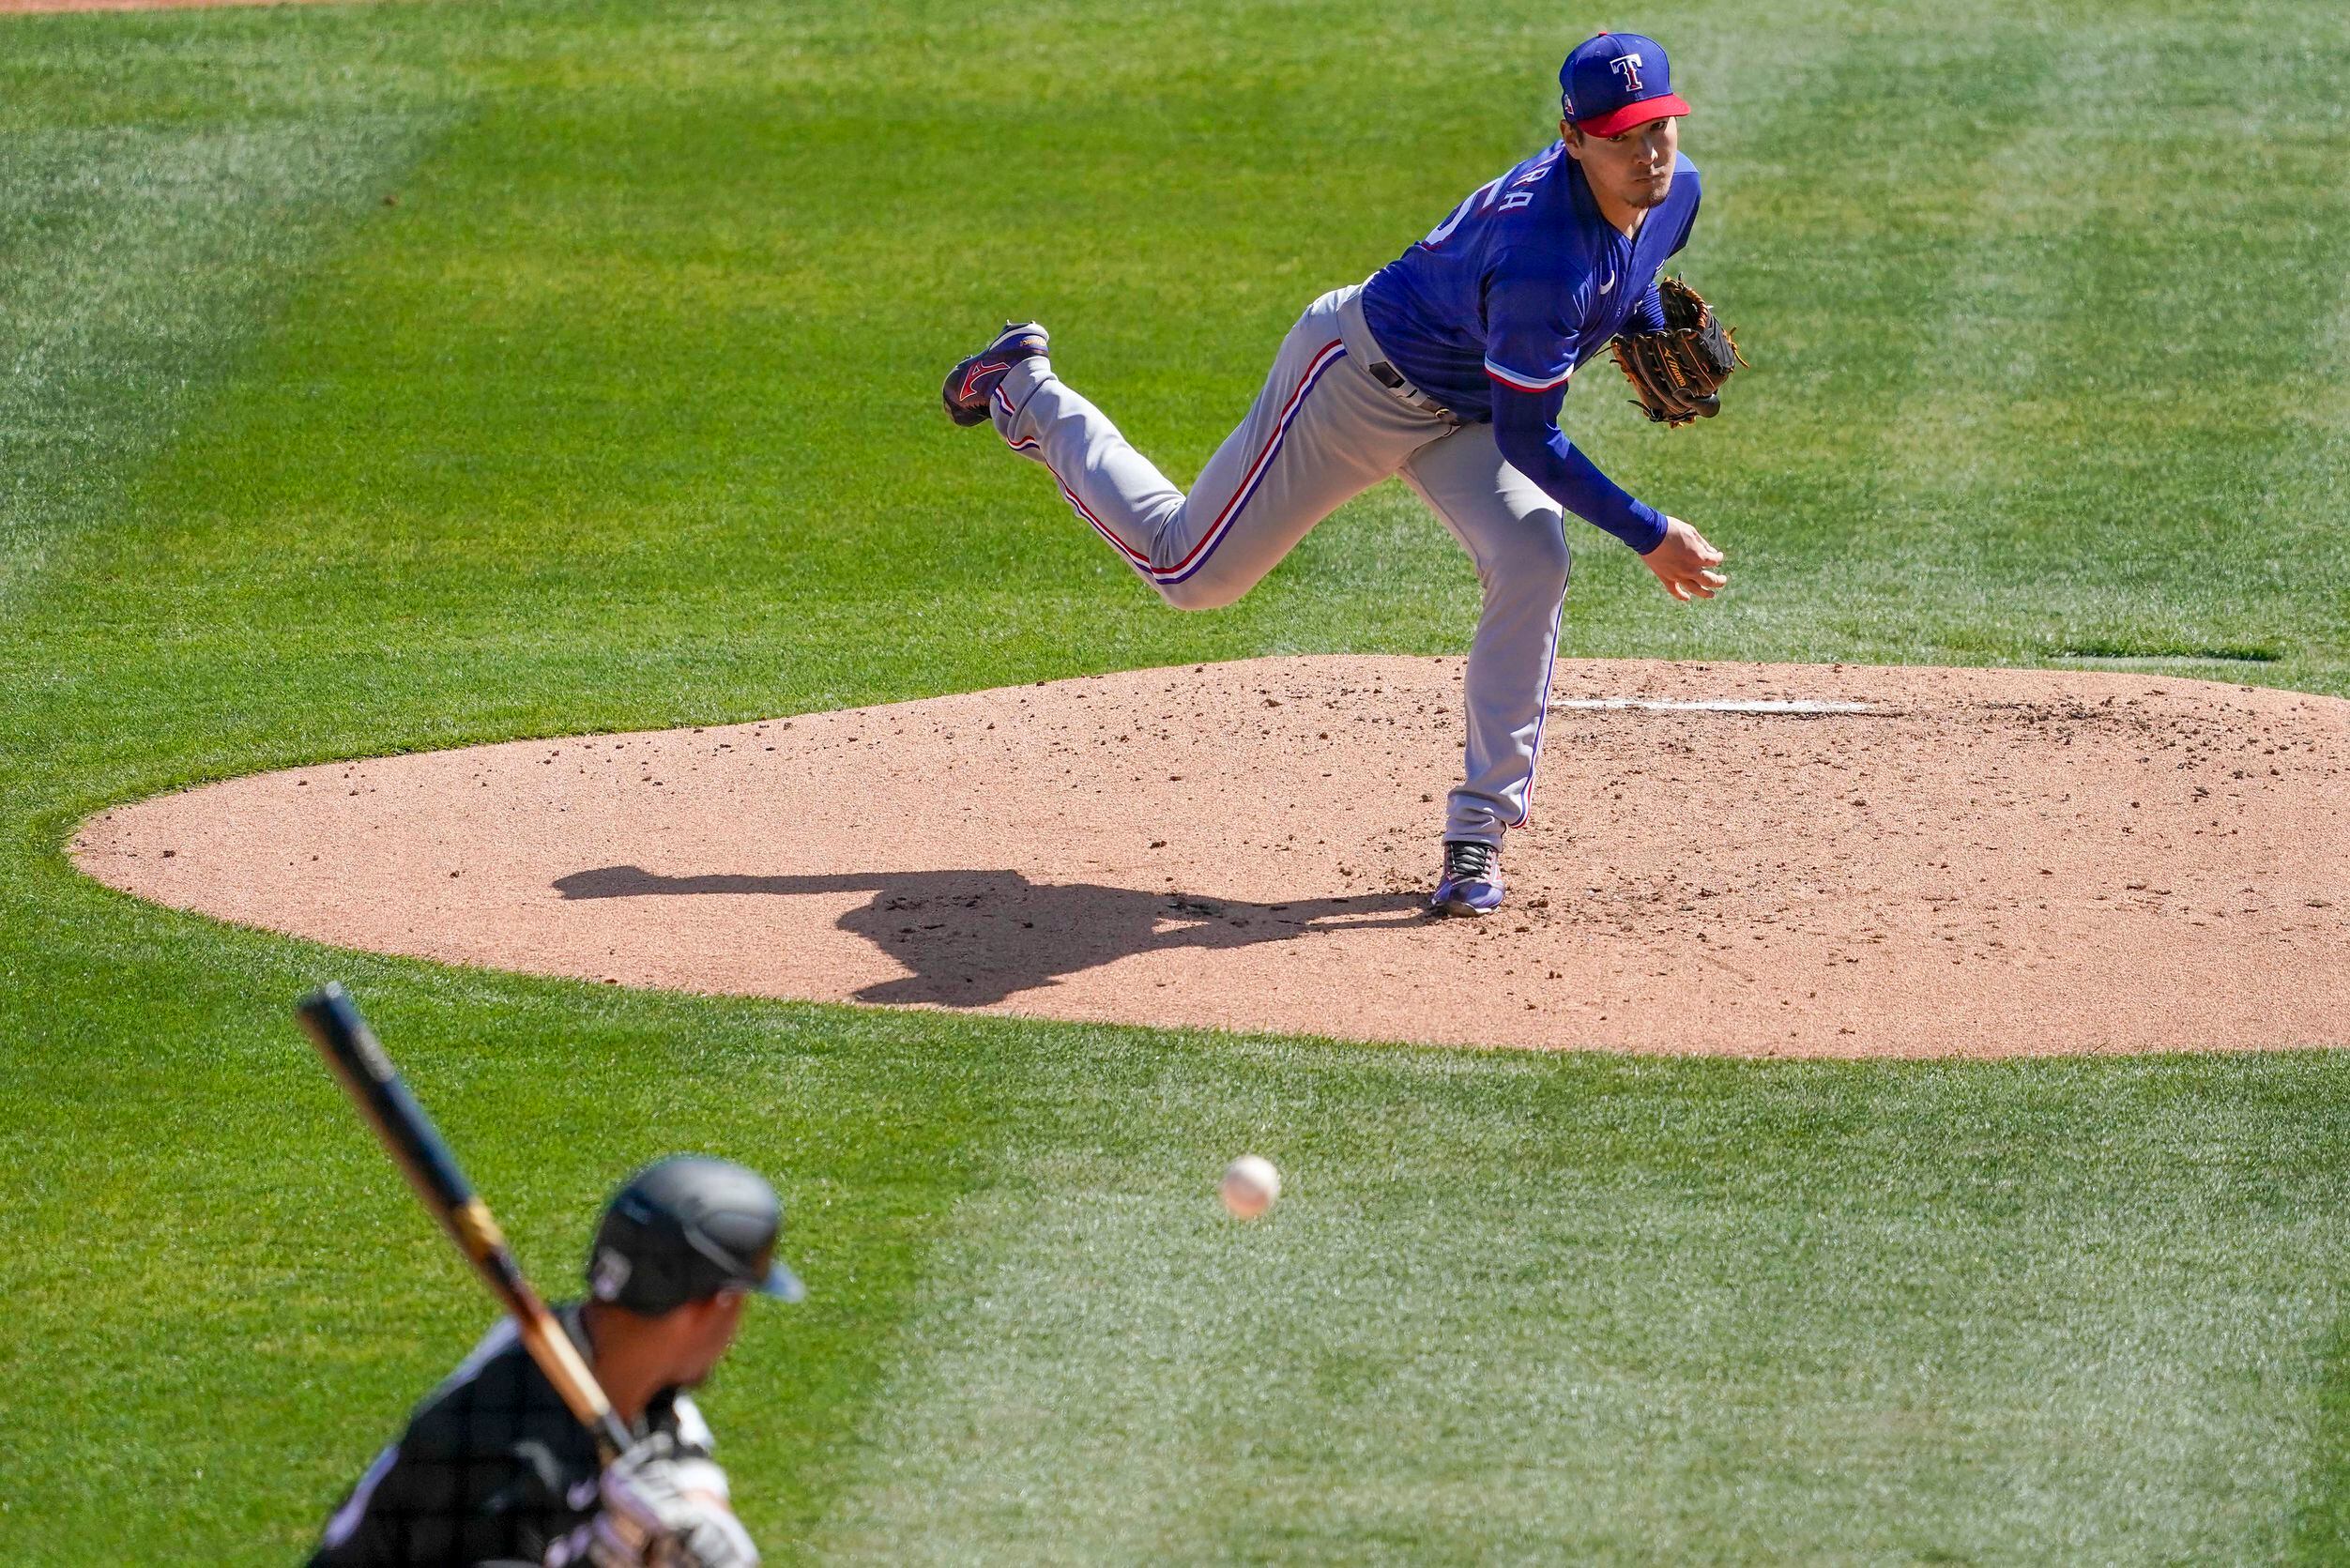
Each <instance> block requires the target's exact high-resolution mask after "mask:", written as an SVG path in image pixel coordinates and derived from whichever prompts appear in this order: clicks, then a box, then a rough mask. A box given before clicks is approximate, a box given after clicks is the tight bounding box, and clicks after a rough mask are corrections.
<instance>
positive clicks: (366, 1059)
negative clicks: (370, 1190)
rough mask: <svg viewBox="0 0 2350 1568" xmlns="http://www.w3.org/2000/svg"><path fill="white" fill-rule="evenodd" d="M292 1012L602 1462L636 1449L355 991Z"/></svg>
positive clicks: (330, 994)
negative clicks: (486, 1288) (511, 1325)
mask: <svg viewBox="0 0 2350 1568" xmlns="http://www.w3.org/2000/svg"><path fill="white" fill-rule="evenodd" d="M294 1012H295V1016H297V1017H298V1018H299V1019H300V1020H301V1023H302V1028H304V1029H306V1030H308V1031H309V1033H310V1037H311V1040H312V1041H313V1043H315V1044H316V1045H317V1047H318V1054H319V1055H320V1056H321V1057H323V1058H326V1062H327V1065H328V1067H329V1068H332V1069H333V1070H334V1075H335V1077H336V1078H338V1079H339V1080H341V1081H342V1084H343V1089H344V1091H345V1092H346V1093H348V1094H349V1095H350V1096H351V1099H352V1100H353V1102H354V1103H356V1104H358V1106H359V1112H360V1114H361V1115H363V1116H365V1117H366V1118H367V1120H368V1124H369V1125H370V1126H372V1127H374V1129H375V1136H376V1137H377V1138H379V1139H380V1140H382V1142H383V1146H384V1148H385V1149H386V1150H388V1151H389V1153H390V1155H391V1158H392V1163H393V1164H395V1165H398V1166H399V1167H400V1169H401V1172H402V1174H404V1175H405V1176H406V1177H407V1179H408V1185H409V1186H411V1187H414V1188H415V1189H416V1195H417V1196H418V1197H420V1198H422V1199H423V1200H424V1207H425V1208H426V1209H428V1210H431V1211H432V1214H433V1217H434V1218H435V1219H436V1220H438V1221H440V1223H441V1228H442V1229H444V1230H446V1231H448V1232H449V1236H450V1240H451V1241H455V1242H456V1243H457V1250H458V1251H460V1252H462V1253H464V1254H465V1258H466V1260H467V1261H468V1262H470V1263H471V1264H472V1265H473V1271H474V1272H475V1273H477V1274H479V1275H480V1276H481V1283H482V1284H484V1285H486V1286H489V1287H490V1294H491V1295H493V1296H496V1298H497V1299H498V1301H499V1302H501V1303H503V1304H504V1306H505V1308H506V1310H507V1311H508V1312H509V1313H511V1314H512V1316H513V1319H514V1326H515V1327H516V1328H517V1329H519V1330H520V1331H521V1332H522V1343H523V1348H525V1349H526V1350H527V1351H529V1352H530V1359H531V1360H532V1361H534V1362H537V1363H538V1365H539V1370H540V1371H542V1372H543V1373H545V1374H546V1378H547V1381H548V1382H550V1383H552V1384H554V1385H555V1392H556V1393H558V1394H560V1395H562V1398H563V1403H564V1404H565V1405H567V1406H569V1407H570V1408H571V1412H572V1415H573V1416H575V1417H577V1418H578V1420H579V1423H580V1424H581V1425H582V1426H585V1427H586V1428H587V1430H588V1432H589V1433H591V1434H592V1435H593V1436H594V1438H595V1439H596V1446H597V1448H598V1449H600V1450H602V1452H603V1461H604V1463H606V1464H610V1463H611V1462H612V1461H613V1460H614V1459H617V1458H618V1457H619V1455H620V1454H621V1453H622V1452H623V1451H624V1450H625V1449H627V1447H628V1446H629V1434H628V1428H627V1427H625V1426H623V1425H621V1424H620V1419H619V1417H618V1416H617V1415H615V1414H613V1413H612V1401H611V1400H610V1399H608V1398H606V1397H605V1395H604V1392H603V1385H602V1384H600V1383H598V1382H597V1381H596V1375H595V1374H594V1373H592V1372H590V1371H588V1370H587V1362H583V1361H581V1360H580V1359H579V1351H578V1348H577V1347H574V1346H573V1345H572V1340H571V1336H570V1335H569V1334H567V1333H565V1332H563V1326H562V1324H560V1323H558V1322H557V1321H556V1319H555V1314H553V1313H551V1312H549V1311H548V1310H547V1305H546V1303H545V1302H542V1301H541V1300H540V1299H539V1293H538V1292H537V1291H535V1290H533V1289H531V1288H530V1282H529V1281H528V1280H527V1279H525V1278H524V1277H523V1272H522V1265H521V1264H519V1263H517V1262H515V1261H514V1254H513V1249H511V1247H509V1246H508V1245H507V1244H506V1236H505V1233H504V1232H503V1231H501V1230H499V1229H498V1226H497V1221H496V1219H494V1218H493V1217H492V1216H491V1214H490V1208H489V1205H488V1204H486V1203H483V1202H482V1201H481V1196H480V1195H478V1194H476V1193H475V1192H474V1190H473V1184H472V1183H471V1182H469V1181H467V1180H465V1172H464V1171H463V1170H461V1169H459V1168H458V1165H457V1157H456V1155H454V1154H453V1153H451V1152H450V1148H449V1144H448V1142H447V1141H446V1140H445V1139H443V1138H442V1137H441V1135H440V1129H439V1128H437V1127H435V1126H434V1125H433V1119H432V1118H431V1117H429V1116H427V1115H425V1114H424V1107H423V1106H422V1105H420V1104H417V1100H416V1096H415V1095H413V1094H411V1093H409V1092H408V1086H407V1084H406V1083H405V1082H404V1080H403V1079H402V1078H401V1076H400V1073H399V1070H398V1069H397V1068H395V1067H393V1066H392V1065H391V1058H389V1057H388V1056H386V1055H384V1048H383V1046H382V1045H381V1044H380V1043H377V1041H376V1039H375V1034H374V1030H373V1029H370V1028H368V1027H367V1020H366V1019H364V1018H362V1017H360V1016H359V1008H358V1006H357V1005H356V1004H355V1003H353V1001H352V1000H351V996H350V993H349V992H347V991H345V990H343V987H342V986H341V985H340V984H336V983H333V982H329V983H328V984H327V985H326V986H324V987H322V988H321V989H319V990H316V991H313V992H312V993H311V994H310V995H309V996H307V997H303V998H302V999H301V1000H300V1001H299V1002H298V1003H297V1004H295V1009H294Z"/></svg>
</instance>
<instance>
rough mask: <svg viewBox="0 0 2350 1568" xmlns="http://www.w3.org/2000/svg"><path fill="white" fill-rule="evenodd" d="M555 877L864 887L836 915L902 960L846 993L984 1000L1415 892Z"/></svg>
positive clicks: (794, 891)
mask: <svg viewBox="0 0 2350 1568" xmlns="http://www.w3.org/2000/svg"><path fill="white" fill-rule="evenodd" d="M555 890H556V891H557V892H559V893H561V894H562V895H563V896H564V897H565V898H567V899H572V898H673V897H679V896H686V895H693V894H697V893H732V894H737V895H740V894H745V893H766V894H774V895H777V896H783V897H790V896H795V895H810V894H823V893H844V892H870V893H871V894H872V895H873V897H872V898H871V899H869V900H867V901H866V902H865V903H863V904H861V905H859V906H856V907H855V908H853V909H850V910H848V911H847V912H846V913H845V914H843V915H842V916H841V917H840V919H839V921H836V922H835V923H836V924H837V925H838V926H839V928H840V929H841V930H843V931H849V932H854V933H855V934H856V935H858V936H862V937H863V938H864V939H865V940H867V941H869V942H871V943H872V944H873V945H874V946H875V947H877V948H878V949H880V950H881V951H883V952H885V953H887V954H889V955H890V956H891V957H892V958H893V959H895V960H896V961H897V962H898V963H900V964H902V965H904V966H905V967H907V968H908V969H910V970H912V971H913V972H912V973H911V974H908V975H904V976H901V977H900V978H898V979H896V980H890V981H883V982H878V983H877V984H873V985H868V986H866V987H865V988H864V989H863V990H862V991H859V992H857V993H856V999H857V1000H859V1001H861V1002H879V1003H898V1004H905V1003H915V1002H927V1003H933V1004H936V1005H938V1006H942V1007H985V1006H988V1005H990V1004H991V1003H995V1002H1000V1001H1003V1000H1004V999H1006V998H1007V997H1015V996H1017V995H1018V994H1019V993H1021V992H1023V991H1030V990H1033V989H1035V988H1036V987H1038V986H1041V985H1051V984H1054V983H1056V982H1057V981H1058V980H1059V977H1061V976H1062V975H1070V974H1076V973H1078V972H1080V971H1082V970H1086V969H1091V968H1094V967H1099V966H1101V965H1104V964H1110V963H1115V962H1116V961H1117V960H1119V959H1121V958H1127V957H1131V956H1133V955H1134V954H1136V953H1144V952H1162V951H1171V950H1174V949H1179V948H1196V949H1198V950H1200V951H1211V952H1213V951H1225V950H1228V949H1233V948H1245V947H1256V946H1259V945H1260V944H1262V943H1266V942H1287V941H1293V940H1295V939H1296V938H1298V937H1300V936H1312V935H1315V934H1316V933H1318V932H1319V933H1328V932H1334V931H1377V930H1387V929H1396V928H1401V927H1406V926H1413V925H1418V924H1421V923H1422V922H1423V921H1424V919H1425V914H1424V911H1423V909H1422V904H1423V901H1422V900H1421V899H1420V898H1418V897H1416V896H1414V895H1412V894H1410V893H1362V894H1357V895H1354V896H1351V897H1347V898H1305V899H1298V900H1295V901H1293V902H1290V903H1287V904H1256V903H1251V902H1249V901H1246V900H1244V899H1229V898H1211V897H1207V896H1204V895H1201V894H1197V893H1186V892H1177V891H1164V892H1147V891H1143V890H1141V889H1139V888H1112V887H1105V886H1102V885H1100V884H1098V883H1091V882H1031V881H1030V880H1029V879H1028V878H1027V877H1026V876H1024V875H1021V874H1020V873H1019V872H1016V871H877V872H845V873H839V874H835V875H808V876H754V875H734V874H724V875H704V876H664V875H659V874H657V873H654V872H649V871H647V870H645V869H643V868H642V867H640V866H603V867H599V868H597V869H595V870H592V871H575V872H572V874H571V875H568V876H561V877H557V879H556V881H555Z"/></svg>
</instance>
